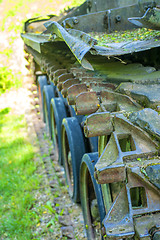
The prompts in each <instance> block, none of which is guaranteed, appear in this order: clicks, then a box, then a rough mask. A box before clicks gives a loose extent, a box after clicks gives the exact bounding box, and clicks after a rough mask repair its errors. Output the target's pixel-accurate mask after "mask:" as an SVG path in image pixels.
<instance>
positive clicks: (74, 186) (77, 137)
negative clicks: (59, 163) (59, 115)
mask: <svg viewBox="0 0 160 240" xmlns="http://www.w3.org/2000/svg"><path fill="white" fill-rule="evenodd" d="M84 153H85V144H84V136H83V134H82V129H81V127H80V124H79V122H78V120H77V118H75V117H70V118H65V119H63V122H62V159H63V165H64V169H65V176H66V182H67V184H68V191H69V194H70V196H71V198H72V199H73V201H74V202H79V201H80V192H79V170H80V164H81V160H82V157H83V155H84Z"/></svg>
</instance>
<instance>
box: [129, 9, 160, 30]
mask: <svg viewBox="0 0 160 240" xmlns="http://www.w3.org/2000/svg"><path fill="white" fill-rule="evenodd" d="M128 20H129V21H130V22H131V23H133V24H135V25H137V26H138V27H147V28H150V29H157V30H160V9H159V8H153V9H151V8H148V9H147V11H146V12H145V14H144V15H143V17H134V18H129V19H128Z"/></svg>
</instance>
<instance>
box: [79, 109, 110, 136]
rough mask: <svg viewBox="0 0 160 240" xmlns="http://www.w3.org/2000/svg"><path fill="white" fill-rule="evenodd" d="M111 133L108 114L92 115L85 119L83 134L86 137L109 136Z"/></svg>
mask: <svg viewBox="0 0 160 240" xmlns="http://www.w3.org/2000/svg"><path fill="white" fill-rule="evenodd" d="M112 132H113V124H112V116H111V115H110V113H109V112H104V113H94V114H91V115H89V116H88V117H87V118H86V121H85V123H84V133H85V136H86V137H95V136H101V135H110V134H111V133H112Z"/></svg>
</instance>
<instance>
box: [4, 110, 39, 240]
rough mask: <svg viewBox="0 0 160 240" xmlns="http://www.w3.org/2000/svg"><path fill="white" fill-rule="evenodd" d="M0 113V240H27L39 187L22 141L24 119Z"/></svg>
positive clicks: (29, 148)
mask: <svg viewBox="0 0 160 240" xmlns="http://www.w3.org/2000/svg"><path fill="white" fill-rule="evenodd" d="M9 111H10V110H9V109H8V108H6V109H3V110H1V111H0V239H4V238H5V239H17V240H21V239H24V240H25V239H26V240H28V239H31V237H32V233H31V229H32V227H33V226H34V225H35V224H36V222H37V219H36V217H35V214H34V212H32V206H33V205H34V203H35V199H34V191H33V190H34V189H36V188H38V186H39V184H40V177H39V176H38V175H37V174H36V173H35V170H36V165H35V162H34V161H33V158H34V148H33V146H32V145H31V144H30V143H29V142H28V139H27V137H26V134H25V132H26V122H25V120H24V116H23V115H22V116H15V115H11V114H9Z"/></svg>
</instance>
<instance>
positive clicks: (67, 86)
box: [29, 49, 160, 239]
mask: <svg viewBox="0 0 160 240" xmlns="http://www.w3.org/2000/svg"><path fill="white" fill-rule="evenodd" d="M29 52H31V51H30V49H29ZM36 54H37V53H34V52H33V51H32V56H33V57H34V59H35V60H37V59H42V60H41V62H39V61H37V64H36V68H37V66H39V67H38V68H37V69H36V70H38V71H36V70H35V75H36V79H37V85H38V86H39V79H42V78H43V77H44V78H45V79H46V82H45V84H46V85H45V86H48V87H50V88H51V89H52V91H53V92H52V94H53V95H52V96H51V98H52V100H51V99H50V100H49V101H50V102H51V103H50V104H49V108H50V111H49V109H48V107H47V106H44V105H45V104H46V105H47V101H46V102H43V108H44V109H46V110H45V111H44V119H49V118H51V119H50V124H49V120H47V121H46V124H48V133H49V134H50V137H51V139H52V141H53V144H54V146H55V145H59V144H61V145H62V146H58V147H59V148H60V149H61V153H60V154H58V155H59V156H57V160H58V161H59V163H60V164H61V165H63V166H64V168H65V172H66V181H67V184H68V185H69V193H70V196H71V198H72V199H73V201H75V202H79V201H80V196H79V195H80V193H79V190H76V192H75V190H74V189H73V188H74V187H76V188H78V187H79V184H78V185H76V183H75V179H74V176H73V175H74V171H76V170H75V169H73V166H72V164H73V163H71V161H72V160H71V158H72V156H70V155H71V153H70V151H71V150H68V148H70V146H66V145H68V144H69V143H68V140H66V138H68V136H67V132H66V129H67V127H68V126H69V125H65V121H66V120H67V119H69V120H71V121H74V120H75V119H78V123H79V126H80V129H81V132H82V139H83V144H82V143H80V146H81V145H82V148H84V149H83V150H82V148H81V151H82V152H81V151H80V152H81V153H80V152H79V154H81V157H83V158H84V159H82V163H81V165H82V166H81V168H82V170H81V172H80V175H82V176H80V179H82V180H81V181H85V184H86V185H87V184H89V183H88V182H86V181H88V180H87V179H83V178H84V176H83V172H85V171H88V172H87V173H86V174H87V176H88V178H89V179H90V181H91V182H92V181H93V180H91V179H92V177H94V178H95V179H96V181H97V182H98V183H99V185H101V188H102V190H101V191H102V193H101V194H102V196H103V204H104V209H105V210H104V211H105V212H106V211H109V213H108V215H109V217H111V218H113V219H114V220H113V222H111V223H110V220H109V219H108V215H106V217H105V218H104V216H105V215H104V213H102V212H103V210H102V209H100V210H99V211H101V213H100V214H101V215H103V216H101V218H104V220H103V227H102V229H101V227H100V226H99V227H97V220H96V219H94V217H93V216H94V214H93V213H91V212H92V210H91V209H92V208H94V206H92V204H93V205H94V199H96V193H94V194H92V195H94V197H93V196H92V197H91V200H89V203H88V205H89V206H88V210H89V209H90V219H87V218H88V216H87V217H86V219H85V220H86V222H87V223H89V222H91V224H90V225H89V224H86V228H87V230H88V228H90V230H89V234H91V236H90V235H88V239H94V238H95V239H99V237H100V236H101V234H104V239H105V235H106V233H103V232H106V230H107V234H108V236H109V235H112V234H114V236H115V235H117V236H118V238H119V237H120V236H121V235H122V236H123V237H124V236H125V239H126V235H125V234H128V235H127V239H131V238H132V235H134V230H133V228H132V225H134V227H135V228H136V231H137V233H138V235H139V238H140V239H141V236H142V234H146V230H145V233H144V230H143V224H144V225H145V224H146V222H150V220H149V219H150V218H151V216H152V223H150V227H149V229H148V236H149V237H150V236H151V232H150V231H151V230H153V228H155V229H158V225H157V222H159V213H158V211H159V187H160V185H159V176H158V178H157V179H155V177H154V174H156V171H157V173H158V171H159V170H157V169H159V152H158V149H159V147H158V146H159V145H158V143H159V138H160V129H159V126H160V125H159V123H160V119H159V116H158V112H159V108H160V95H159V90H160V87H159V76H160V74H159V71H158V70H156V69H155V68H154V67H149V66H147V67H145V66H143V65H142V64H141V63H131V62H130V63H127V64H125V65H124V64H122V63H121V62H119V61H112V62H107V63H105V66H104V68H103V69H105V72H104V70H103V69H100V71H99V72H98V71H95V72H93V71H88V70H85V69H83V68H82V67H81V66H80V65H79V64H77V63H76V64H73V61H72V58H73V57H72V58H71V57H70V56H69V55H67V54H66V55H65V54H64V51H63V52H61V51H59V52H58V53H57V55H56V57H55V55H54V60H53V58H52V57H51V60H49V57H48V56H47V57H46V56H43V57H42V56H41V58H39V57H38V56H37V55H36ZM68 66H69V67H68ZM39 69H40V70H41V71H39ZM113 69H114V71H113ZM39 89H40V88H39ZM151 89H152V91H151ZM42 94H43V95H44V98H45V97H46V96H47V94H48V91H46V92H45V91H44V89H43V90H42ZM39 95H40V90H39ZM53 97H54V98H53ZM43 101H44V100H43ZM52 102H53V105H55V103H56V102H58V104H60V107H61V108H62V106H63V107H64V111H65V114H64V112H63V114H64V116H65V120H64V119H60V116H58V119H59V120H60V121H61V124H62V128H63V129H64V131H63V130H62V136H61V143H60V142H59V135H60V132H57V133H56V131H57V129H56V122H55V119H53V118H55V117H53V116H54V114H55V108H54V109H52V106H53V105H52ZM41 104H42V103H41ZM55 106H56V107H57V106H58V105H55ZM48 111H49V112H50V115H53V116H52V117H49V116H48ZM59 114H60V113H59ZM66 126H67V127H66ZM50 128H51V129H50ZM71 129H72V128H71ZM71 129H70V131H71ZM58 131H59V130H58ZM54 132H55V133H56V139H54V136H53V133H54ZM63 132H65V133H63ZM63 135H64V136H63ZM97 136H99V140H98V147H97V145H96V142H97V139H96V138H97ZM90 139H93V140H94V141H90ZM77 141H78V140H77ZM74 144H75V145H74V146H72V147H73V148H75V146H76V142H75V143H74ZM64 149H65V150H64ZM66 151H68V152H67V154H68V155H66V156H64V155H65V154H66ZM77 151H78V150H77ZM97 151H98V155H97V156H94V157H95V158H96V159H94V160H91V161H92V162H93V165H94V166H93V169H92V170H94V174H93V173H92V172H90V171H91V170H90V171H89V170H86V169H85V167H86V166H85V161H86V160H85V159H86V158H87V157H89V158H90V159H92V158H93V157H92V154H94V152H97ZM87 153H92V154H91V156H90V155H88V154H87ZM84 154H85V155H84ZM60 155H61V156H60ZM62 155H63V156H62ZM83 155H84V156H83ZM112 155H113V156H112ZM60 158H61V159H60ZM98 158H99V160H98ZM80 162H81V161H80ZM94 162H96V163H94ZM106 162H107V163H106ZM87 164H88V163H87ZM87 166H88V165H87ZM77 168H80V165H79V166H78V167H77ZM83 168H84V169H83ZM87 169H88V167H87ZM126 169H127V173H126ZM151 172H152V174H151ZM150 174H151V176H150ZM158 174H159V173H158ZM92 175H93V176H92ZM89 176H90V177H89ZM126 179H127V182H126ZM74 185H76V186H74ZM90 185H91V189H92V191H94V190H93V189H94V187H95V186H94V184H93V183H92V184H91V183H90V184H89V185H88V186H90ZM81 188H82V190H81V191H82V192H83V191H85V190H84V189H83V187H81ZM88 189H89V187H88ZM87 191H89V190H87ZM92 191H91V192H92ZM86 194H87V193H84V192H83V193H81V195H82V196H83V197H84V198H87V197H86ZM106 196H108V197H107V198H106ZM83 197H81V198H83ZM108 198H109V199H108ZM81 201H82V202H83V201H84V199H81ZM128 203H129V206H130V208H129V209H127V210H126V205H128ZM83 204H84V203H83ZM96 206H97V205H96ZM83 208H85V207H84V206H83ZM109 209H110V210H109ZM83 211H84V212H85V211H86V210H84V209H83ZM112 212H113V213H112ZM119 213H120V214H119ZM84 216H85V213H84ZM122 218H123V219H127V220H125V221H124V222H123V223H122V220H121V219H122ZM98 219H99V218H98ZM115 219H116V221H115ZM99 221H100V222H101V220H100V219H99ZM133 221H134V223H133ZM95 222H96V223H95ZM142 222H143V224H140V223H142ZM94 224H95V225H94ZM108 226H110V228H109V229H108ZM139 226H140V227H139ZM97 228H98V230H97ZM100 229H101V230H100ZM124 232H125V234H124ZM126 232H127V233H126ZM156 232H157V231H156ZM95 233H96V235H95ZM155 234H157V233H155V232H154V234H152V236H154V235H155ZM155 236H156V235H155ZM118 238H117V239H118ZM111 239H112V238H111ZM133 239H134V238H133ZM142 239H143V238H142ZM155 239H156V238H155Z"/></svg>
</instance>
